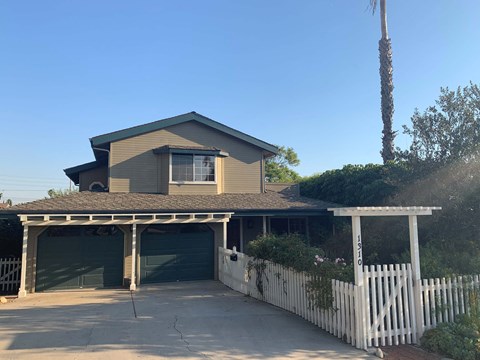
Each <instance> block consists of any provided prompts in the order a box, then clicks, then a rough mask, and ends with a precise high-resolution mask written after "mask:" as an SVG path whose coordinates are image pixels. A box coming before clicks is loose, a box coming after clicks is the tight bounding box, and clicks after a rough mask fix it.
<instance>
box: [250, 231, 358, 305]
mask: <svg viewBox="0 0 480 360" xmlns="http://www.w3.org/2000/svg"><path fill="white" fill-rule="evenodd" d="M246 253H247V255H249V256H252V257H253V258H254V262H252V263H250V264H249V271H251V270H252V269H255V271H256V272H257V277H256V281H257V283H256V285H257V289H258V291H259V292H260V293H261V294H263V277H264V276H263V275H264V271H265V260H269V261H272V262H274V263H277V264H280V265H283V266H285V267H289V268H292V269H294V270H297V271H305V272H307V273H308V274H309V275H310V276H311V280H310V281H309V282H308V283H307V291H308V293H309V297H310V301H311V304H312V305H315V306H318V307H320V308H323V309H327V308H331V307H332V301H333V294H332V279H337V280H341V281H346V282H351V281H353V266H352V265H350V266H348V265H347V264H346V262H345V260H344V259H342V258H337V259H335V260H331V259H329V258H327V257H326V256H325V253H324V251H323V250H322V249H320V248H318V247H311V246H308V245H307V243H306V240H305V239H304V238H303V237H301V236H299V235H273V234H268V235H265V236H261V237H259V238H257V239H256V240H254V241H252V242H250V243H249V244H248V245H247V249H246Z"/></svg>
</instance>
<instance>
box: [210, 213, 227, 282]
mask: <svg viewBox="0 0 480 360" xmlns="http://www.w3.org/2000/svg"><path fill="white" fill-rule="evenodd" d="M208 226H210V228H211V229H212V230H213V231H214V233H215V235H214V236H215V237H214V239H215V244H214V247H215V249H214V273H213V274H214V279H215V280H218V248H219V247H223V223H213V224H208Z"/></svg>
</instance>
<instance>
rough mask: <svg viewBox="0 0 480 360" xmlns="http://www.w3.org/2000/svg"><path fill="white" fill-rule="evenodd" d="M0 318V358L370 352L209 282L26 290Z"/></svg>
mask: <svg viewBox="0 0 480 360" xmlns="http://www.w3.org/2000/svg"><path fill="white" fill-rule="evenodd" d="M132 300H133V301H132ZM0 324H1V325H0V359H29V360H31V359H49V360H50V359H79V360H84V359H102V360H108V359H112V360H118V359H153V358H155V359H162V358H165V359H167V358H168V359H372V358H373V357H372V356H369V355H368V354H367V353H366V352H364V351H359V350H356V349H354V348H353V347H352V346H350V345H347V344H345V343H342V342H341V341H340V340H338V339H337V338H335V337H334V336H332V335H329V334H327V333H326V332H324V331H322V330H321V329H319V328H317V327H316V326H314V325H312V324H310V323H308V322H307V321H305V320H303V319H301V318H299V317H297V316H295V315H293V314H290V313H288V312H286V311H284V310H281V309H279V308H276V307H274V306H271V305H268V304H265V303H262V302H260V301H257V300H255V299H252V298H249V297H246V296H244V295H242V294H239V293H237V292H234V291H232V290H230V289H229V288H227V287H225V286H224V285H223V284H221V283H219V282H215V281H203V282H184V283H173V284H163V285H155V286H142V287H140V288H139V290H138V291H137V292H135V293H134V294H133V295H131V294H130V292H129V291H126V290H97V291H76V292H55V293H41V294H32V295H29V296H28V297H27V298H24V299H17V300H15V301H13V302H11V303H8V304H0Z"/></svg>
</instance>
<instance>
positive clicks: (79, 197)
mask: <svg viewBox="0 0 480 360" xmlns="http://www.w3.org/2000/svg"><path fill="white" fill-rule="evenodd" d="M337 206H339V205H337V204H334V203H329V202H326V201H320V200H315V199H311V198H306V197H301V196H295V195H292V194H288V193H285V194H283V193H278V192H273V191H268V192H266V193H262V194H221V195H163V194H145V193H101V192H89V191H84V192H79V193H75V194H71V195H68V196H62V197H58V198H53V199H44V200H37V201H32V202H29V203H25V204H19V205H15V206H12V207H11V208H9V209H5V210H0V214H1V213H9V214H55V213H56V214H64V213H67V214H75V213H77V214H80V213H82V214H84V213H93V214H99V213H110V214H112V213H153V212H155V213H161V212H226V211H228V212H236V213H248V212H252V213H258V212H262V211H263V212H308V213H325V212H326V211H327V210H326V209H327V208H331V207H337Z"/></svg>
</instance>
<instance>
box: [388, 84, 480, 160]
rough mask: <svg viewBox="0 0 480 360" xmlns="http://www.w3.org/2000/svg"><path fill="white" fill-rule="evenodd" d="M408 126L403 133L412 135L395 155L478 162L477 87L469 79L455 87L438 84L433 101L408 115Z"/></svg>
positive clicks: (479, 103) (479, 99)
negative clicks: (407, 144) (407, 142)
mask: <svg viewBox="0 0 480 360" xmlns="http://www.w3.org/2000/svg"><path fill="white" fill-rule="evenodd" d="M411 120H412V127H411V128H410V127H408V126H406V125H404V126H403V133H404V134H406V135H408V136H410V137H411V138H412V144H411V145H410V148H409V149H407V150H404V151H401V150H400V149H398V148H397V157H398V158H399V159H402V160H406V161H409V162H411V163H413V164H415V163H419V162H421V163H422V165H423V166H425V165H431V166H432V165H433V166H436V165H439V164H447V163H452V162H454V161H463V162H466V163H470V162H472V161H475V162H480V157H479V156H480V149H479V144H480V88H479V87H478V86H477V85H475V84H473V83H472V82H470V85H469V86H466V87H464V88H463V89H462V88H460V87H458V88H457V90H456V91H453V90H449V89H448V87H446V88H440V96H439V98H438V100H436V105H434V106H430V107H428V108H427V109H426V110H425V111H424V112H423V113H420V111H419V110H418V109H415V112H414V114H413V116H412V118H411Z"/></svg>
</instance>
